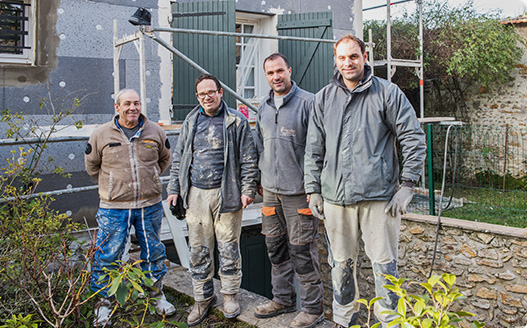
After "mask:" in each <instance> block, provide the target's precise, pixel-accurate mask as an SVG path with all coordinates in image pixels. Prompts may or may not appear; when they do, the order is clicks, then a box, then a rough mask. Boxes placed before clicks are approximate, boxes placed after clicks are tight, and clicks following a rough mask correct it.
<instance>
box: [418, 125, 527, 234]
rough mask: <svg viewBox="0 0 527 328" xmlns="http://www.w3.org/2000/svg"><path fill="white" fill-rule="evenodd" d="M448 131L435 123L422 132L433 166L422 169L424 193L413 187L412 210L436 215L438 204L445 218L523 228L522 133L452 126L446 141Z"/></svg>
mask: <svg viewBox="0 0 527 328" xmlns="http://www.w3.org/2000/svg"><path fill="white" fill-rule="evenodd" d="M447 129H448V126H446V125H439V124H435V125H431V129H430V130H428V127H427V131H430V132H431V133H430V132H429V133H428V138H429V141H428V147H429V148H430V149H429V150H431V151H429V153H428V154H429V156H428V158H427V161H430V160H431V161H432V163H431V165H430V163H427V165H426V169H425V174H426V177H427V180H426V188H418V190H417V195H416V197H415V199H414V200H413V202H412V204H411V206H412V207H411V210H412V211H413V212H416V213H421V214H436V213H437V212H438V210H439V207H438V206H439V204H440V203H442V204H441V205H442V215H443V216H446V217H453V218H459V219H466V220H473V221H480V222H488V223H496V224H502V225H509V226H516V227H527V175H526V171H527V170H526V169H527V150H526V149H525V146H526V145H527V143H526V141H527V139H526V138H527V129H525V128H517V127H510V126H505V127H496V126H475V125H462V126H452V127H451V128H450V129H451V131H450V133H449V135H448V140H447ZM430 138H431V139H432V140H431V141H430ZM445 148H446V152H445ZM445 153H446V161H445ZM444 168H446V170H444ZM430 172H431V174H432V175H431V177H432V178H433V179H432V181H431V180H430V179H429V178H428V177H429V173H430ZM443 172H446V174H445V186H444V193H443V196H442V198H441V195H440V192H439V191H440V190H441V187H442V181H443ZM432 184H433V188H430V186H431V185H432ZM431 189H432V190H434V198H433V200H432V201H431V199H430V196H429V191H430V190H431ZM431 208H433V209H434V210H433V211H431V210H430V209H431Z"/></svg>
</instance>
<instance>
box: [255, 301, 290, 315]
mask: <svg viewBox="0 0 527 328" xmlns="http://www.w3.org/2000/svg"><path fill="white" fill-rule="evenodd" d="M295 311H296V304H293V305H282V304H280V303H276V302H275V301H269V302H267V303H265V304H262V305H258V306H257V307H256V310H255V311H254V316H255V317H257V318H271V317H274V316H277V315H279V314H282V313H289V312H295Z"/></svg>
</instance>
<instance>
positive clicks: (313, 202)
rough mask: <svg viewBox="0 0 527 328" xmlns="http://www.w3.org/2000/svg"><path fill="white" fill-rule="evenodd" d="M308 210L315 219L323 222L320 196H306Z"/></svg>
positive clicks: (322, 200)
mask: <svg viewBox="0 0 527 328" xmlns="http://www.w3.org/2000/svg"><path fill="white" fill-rule="evenodd" d="M307 201H308V202H309V209H310V210H311V213H313V216H314V217H316V218H317V219H321V220H324V219H325V217H324V199H323V198H322V195H321V194H311V195H308V196H307Z"/></svg>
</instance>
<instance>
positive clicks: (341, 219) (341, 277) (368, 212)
mask: <svg viewBox="0 0 527 328" xmlns="http://www.w3.org/2000/svg"><path fill="white" fill-rule="evenodd" d="M386 204H387V201H363V202H360V203H358V204H355V205H350V206H339V205H333V204H330V203H328V202H325V204H324V214H325V217H326V219H325V220H324V225H325V227H326V236H327V239H328V261H329V264H330V265H331V267H332V270H331V276H332V284H333V321H335V322H336V323H338V324H340V325H343V326H345V327H348V326H349V324H350V323H353V321H354V320H355V318H356V316H357V314H356V313H357V312H358V310H359V305H360V304H359V303H357V302H356V301H357V299H359V286H358V283H357V272H356V268H357V256H358V254H359V240H360V239H362V241H363V242H364V249H365V252H366V255H367V256H368V257H369V258H370V260H371V262H372V266H373V273H374V275H375V291H376V296H381V297H384V299H383V300H381V301H378V302H377V303H375V307H374V313H375V315H376V317H377V318H378V319H379V320H380V321H381V322H382V323H383V327H386V323H388V322H389V321H390V320H391V319H393V318H391V317H389V316H386V315H385V314H381V312H382V311H386V310H394V309H396V307H397V301H398V297H397V295H395V294H394V293H392V292H389V291H388V290H387V289H386V288H383V287H382V286H383V285H386V284H388V280H386V279H385V278H384V277H383V276H382V275H381V274H390V275H392V276H395V277H398V276H399V274H398V272H397V251H398V243H399V232H400V225H401V217H400V215H397V217H392V216H391V215H390V214H385V213H384V208H385V206H386Z"/></svg>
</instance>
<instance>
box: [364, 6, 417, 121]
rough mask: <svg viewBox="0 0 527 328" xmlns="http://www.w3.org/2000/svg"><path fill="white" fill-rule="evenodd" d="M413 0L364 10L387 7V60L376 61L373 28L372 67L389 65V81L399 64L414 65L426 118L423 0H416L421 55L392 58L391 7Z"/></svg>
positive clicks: (370, 44)
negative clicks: (407, 57) (414, 57)
mask: <svg viewBox="0 0 527 328" xmlns="http://www.w3.org/2000/svg"><path fill="white" fill-rule="evenodd" d="M409 1H412V0H401V1H396V2H390V0H386V4H385V5H379V6H374V7H370V8H365V9H363V11H367V10H372V9H377V8H382V7H386V52H387V53H386V60H379V61H374V60H373V49H374V47H375V44H374V43H373V39H372V35H371V30H370V31H369V33H368V42H367V44H368V49H369V53H370V54H369V55H370V56H368V57H369V59H370V63H371V66H372V68H374V67H375V66H385V65H386V66H387V77H388V81H390V82H391V80H392V77H393V75H394V74H395V71H396V69H397V66H401V67H414V68H415V70H416V73H417V77H418V78H419V116H420V117H421V118H424V116H425V113H424V68H423V54H424V49H423V2H422V0H415V2H416V4H417V7H418V11H419V56H418V59H417V60H411V59H396V58H392V35H391V32H392V26H391V12H390V7H391V6H393V5H396V4H400V3H405V2H409Z"/></svg>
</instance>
